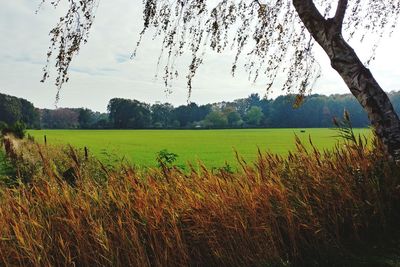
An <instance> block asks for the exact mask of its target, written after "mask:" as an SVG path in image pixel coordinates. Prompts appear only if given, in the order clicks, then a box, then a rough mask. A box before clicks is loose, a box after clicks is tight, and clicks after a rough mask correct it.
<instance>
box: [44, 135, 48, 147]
mask: <svg viewBox="0 0 400 267" xmlns="http://www.w3.org/2000/svg"><path fill="white" fill-rule="evenodd" d="M44 144H45V145H47V136H46V135H44Z"/></svg>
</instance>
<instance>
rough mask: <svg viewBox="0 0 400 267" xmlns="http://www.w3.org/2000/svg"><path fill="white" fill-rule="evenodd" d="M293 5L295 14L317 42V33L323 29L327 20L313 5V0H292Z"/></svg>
mask: <svg viewBox="0 0 400 267" xmlns="http://www.w3.org/2000/svg"><path fill="white" fill-rule="evenodd" d="M293 6H294V8H295V9H296V12H297V14H298V15H299V17H300V19H301V20H302V21H303V23H304V26H306V28H307V30H308V31H309V32H310V34H311V35H312V36H313V37H314V39H315V40H316V41H317V42H318V41H319V40H318V39H319V38H318V33H319V32H320V31H321V29H323V28H324V27H322V26H323V25H326V22H327V20H326V19H325V18H324V17H323V16H322V14H321V13H320V12H319V10H318V8H317V7H316V6H315V4H314V1H313V0H293Z"/></svg>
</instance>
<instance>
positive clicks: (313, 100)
mask: <svg viewBox="0 0 400 267" xmlns="http://www.w3.org/2000/svg"><path fill="white" fill-rule="evenodd" d="M389 97H390V98H391V101H392V103H393V105H394V108H395V110H396V111H397V112H398V113H400V92H391V93H389ZM295 101H296V96H295V95H286V96H279V97H277V98H276V99H268V98H261V97H260V96H259V95H258V94H251V95H249V96H248V97H246V98H241V99H237V100H234V101H231V102H225V101H224V102H219V103H213V104H206V105H198V104H196V103H190V104H187V105H181V106H178V107H174V106H173V105H171V104H169V103H156V104H153V105H150V104H148V103H144V102H141V101H138V100H131V99H123V98H113V99H111V100H110V101H109V103H108V106H107V113H100V112H94V111H92V110H90V109H87V108H58V109H37V108H35V107H34V106H33V104H32V103H30V102H29V101H27V100H25V99H21V98H16V97H12V96H8V95H4V94H0V121H3V122H5V123H7V124H13V123H15V122H17V121H22V122H24V123H25V124H26V125H27V126H28V127H29V128H44V129H215V128H217V129H220V128H307V127H310V128H311V127H332V126H333V124H332V119H333V118H334V117H342V114H343V111H344V110H347V111H348V112H349V113H350V115H351V120H352V123H353V125H354V127H366V126H368V125H369V120H368V117H367V114H366V113H365V111H364V110H363V109H362V107H361V106H360V105H359V104H358V102H357V100H356V99H355V98H354V96H352V95H350V94H344V95H339V94H335V95H330V96H325V95H318V94H314V95H310V96H306V97H305V98H304V100H303V103H302V105H300V106H299V107H297V108H295V107H294V106H293V103H295Z"/></svg>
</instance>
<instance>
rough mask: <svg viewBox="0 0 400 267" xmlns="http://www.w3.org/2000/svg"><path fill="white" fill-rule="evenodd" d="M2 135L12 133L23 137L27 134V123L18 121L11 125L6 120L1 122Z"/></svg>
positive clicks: (20, 137)
mask: <svg viewBox="0 0 400 267" xmlns="http://www.w3.org/2000/svg"><path fill="white" fill-rule="evenodd" d="M0 131H1V135H3V136H4V135H6V134H12V135H14V136H15V137H17V138H18V139H23V138H24V137H25V134H26V124H25V123H24V122H23V121H17V122H16V123H14V124H13V125H11V126H9V125H7V124H6V123H5V122H0Z"/></svg>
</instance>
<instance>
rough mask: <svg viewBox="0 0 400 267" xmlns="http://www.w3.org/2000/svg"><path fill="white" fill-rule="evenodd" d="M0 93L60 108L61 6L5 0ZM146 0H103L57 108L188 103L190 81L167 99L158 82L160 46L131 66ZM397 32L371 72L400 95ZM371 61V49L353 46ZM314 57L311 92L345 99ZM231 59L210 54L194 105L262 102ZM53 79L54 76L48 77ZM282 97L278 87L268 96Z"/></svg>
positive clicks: (336, 79)
mask: <svg viewBox="0 0 400 267" xmlns="http://www.w3.org/2000/svg"><path fill="white" fill-rule="evenodd" d="M0 1H1V9H0V36H1V42H0V93H5V94H9V95H14V96H17V97H22V98H25V99H27V100H29V101H31V102H33V104H34V105H35V106H36V107H39V108H55V97H56V92H57V88H56V87H55V85H54V83H53V80H49V81H48V82H46V83H41V82H40V80H41V78H42V75H43V71H42V69H43V67H44V66H45V62H46V53H47V49H48V46H49V44H50V37H49V32H50V30H51V29H52V27H54V25H55V24H56V23H57V21H58V18H59V17H60V16H61V15H63V11H65V9H63V7H62V6H61V7H60V8H58V9H54V8H53V7H52V6H50V5H49V4H46V5H44V6H43V7H42V8H41V9H40V10H39V12H38V14H36V13H35V11H36V10H37V7H38V5H39V3H40V2H41V0H12V1H7V0H0ZM142 8H143V6H142V0H112V1H104V0H103V1H101V2H100V5H99V8H98V10H97V13H96V20H95V23H94V25H93V28H92V30H91V33H90V39H89V42H88V43H87V44H86V45H85V46H83V47H82V49H81V51H80V53H79V55H78V56H77V57H76V58H75V59H74V61H73V63H72V65H71V69H70V81H69V82H68V83H67V84H66V85H64V87H63V88H62V91H61V94H60V100H59V102H58V104H57V106H58V107H87V108H90V109H92V110H95V111H101V112H104V111H106V107H107V103H108V101H109V100H110V99H111V98H114V97H121V98H129V99H137V100H140V101H144V102H146V103H150V104H153V103H156V102H169V103H172V104H173V105H175V106H176V105H182V104H186V103H187V101H188V90H187V87H186V80H185V78H184V76H185V75H181V77H180V78H178V79H176V80H174V81H173V83H172V93H170V94H168V93H165V87H164V82H163V80H162V78H156V77H155V75H156V73H157V59H158V55H159V53H160V42H159V41H158V40H152V39H151V38H149V36H147V37H146V38H145V39H144V41H143V43H142V46H141V47H140V49H139V51H138V55H137V57H136V58H135V59H134V60H130V55H131V53H132V52H133V50H134V48H135V44H136V41H137V40H138V35H139V32H140V31H141V29H142V13H141V12H142ZM399 43H400V27H398V28H397V29H396V30H395V32H394V34H393V36H392V37H391V38H385V39H382V41H381V43H380V46H379V48H378V50H377V59H376V60H375V61H374V62H372V63H371V66H370V69H371V71H372V73H373V74H374V76H375V78H376V79H377V80H378V82H379V83H380V84H381V86H382V87H383V88H384V90H386V91H398V90H400V68H399V66H398V65H399V63H398V62H399V59H400V54H399V53H397V52H396V51H398V44H399ZM351 44H352V45H353V46H354V47H355V49H356V51H357V52H359V55H360V57H361V59H362V60H364V61H366V59H367V58H368V53H369V50H365V49H364V47H368V43H367V44H365V43H364V44H359V43H357V42H355V41H354V43H351ZM317 57H318V60H319V62H320V63H321V67H322V76H321V78H320V79H319V80H318V82H317V83H316V85H315V87H314V90H313V93H320V94H327V95H329V94H335V93H348V92H349V91H348V89H347V88H346V86H345V84H344V82H343V81H342V79H341V78H340V76H339V75H338V74H337V73H336V72H335V71H334V70H332V69H331V67H330V65H329V62H328V58H327V57H326V55H324V54H323V53H322V52H321V51H317ZM232 61H233V57H232V56H229V55H227V54H222V55H221V54H216V53H213V52H209V53H207V55H206V58H205V63H204V65H203V66H201V67H200V69H199V71H198V73H197V76H196V78H195V79H194V81H193V92H192V95H191V98H190V101H192V102H196V103H198V104H205V103H214V102H220V101H231V100H234V99H238V98H244V97H247V96H248V95H250V94H251V93H259V94H260V95H261V96H264V95H265V93H266V91H265V83H263V82H262V79H260V80H259V81H258V82H257V83H256V84H254V83H252V82H250V81H249V80H248V78H247V74H246V73H245V72H244V71H240V70H239V72H238V73H237V75H236V76H235V77H232V76H231V74H230V70H231V64H232ZM51 75H52V77H53V78H54V76H55V72H54V71H53V72H51ZM279 94H282V92H281V91H280V90H279V89H275V90H274V93H272V94H269V97H276V96H277V95H279Z"/></svg>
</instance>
